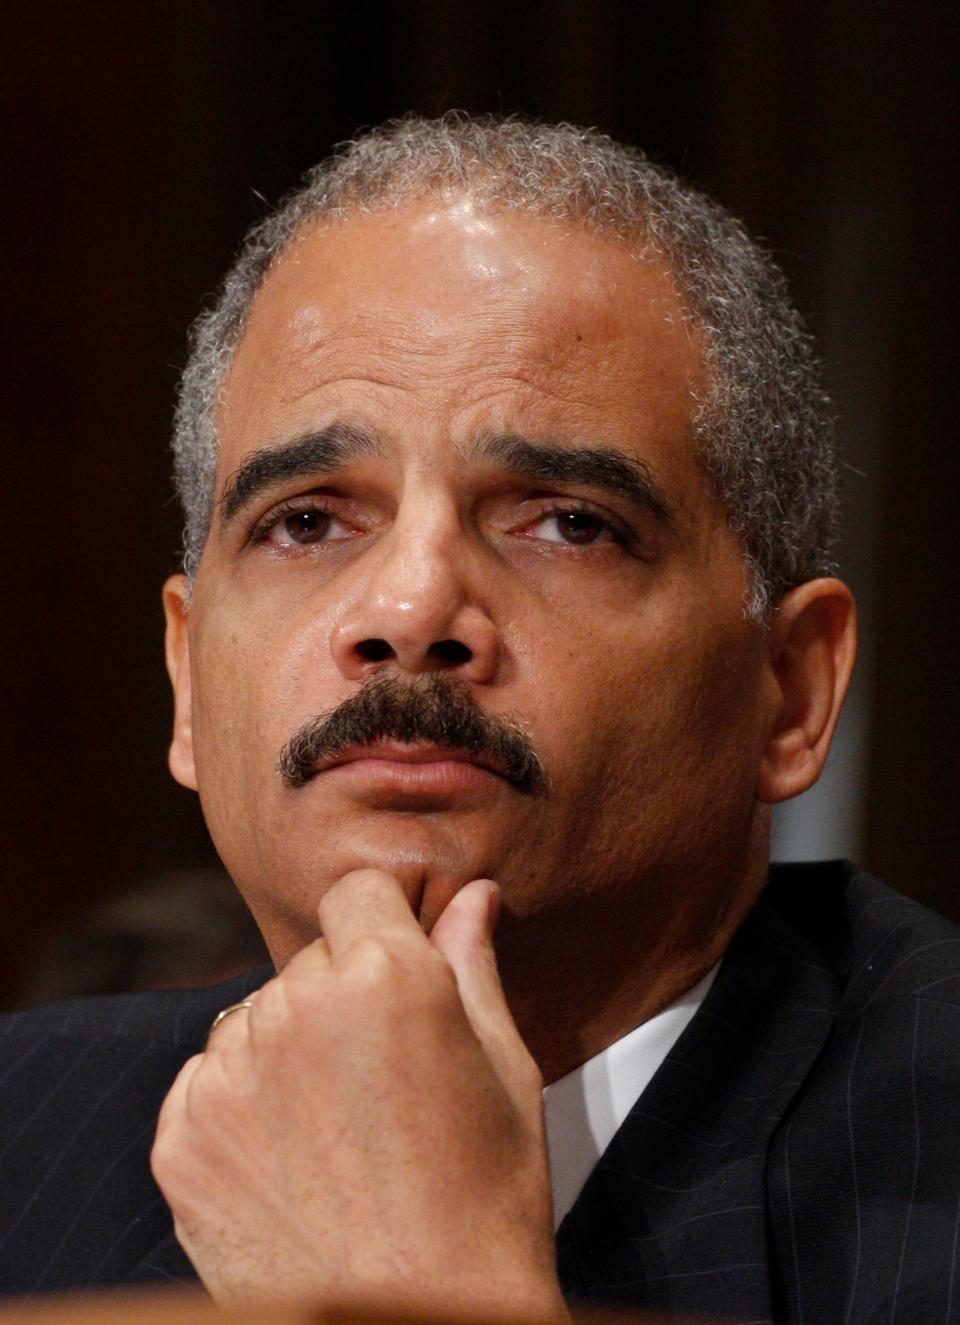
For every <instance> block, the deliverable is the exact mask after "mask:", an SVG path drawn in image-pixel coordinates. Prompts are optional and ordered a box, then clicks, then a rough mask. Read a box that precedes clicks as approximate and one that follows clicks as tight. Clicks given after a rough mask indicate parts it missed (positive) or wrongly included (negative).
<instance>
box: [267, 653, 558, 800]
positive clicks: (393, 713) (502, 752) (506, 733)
mask: <svg viewBox="0 0 960 1325" xmlns="http://www.w3.org/2000/svg"><path fill="white" fill-rule="evenodd" d="M385 740H386V741H401V742H403V743H405V744H408V745H416V744H426V745H437V746H442V747H445V748H447V749H456V750H463V751H465V752H466V753H467V754H469V755H471V756H473V757H474V758H476V759H480V760H483V761H484V762H488V763H490V764H492V765H493V766H494V767H495V768H496V770H497V771H498V772H500V773H502V774H503V776H504V777H505V778H506V779H507V781H509V782H511V783H512V784H513V785H514V786H515V787H516V788H517V790H519V791H522V792H525V793H527V794H529V795H534V796H544V795H546V793H547V787H548V784H547V775H546V772H545V770H544V767H543V763H542V761H541V759H540V756H539V755H538V754H537V752H536V750H535V749H534V748H533V744H532V742H531V740H530V737H529V736H528V735H527V732H526V731H525V730H524V728H523V726H522V725H521V724H520V723H519V722H517V721H515V720H513V719H511V718H505V717H499V716H496V715H493V714H488V713H484V712H483V710H482V709H481V708H479V706H478V705H477V703H476V701H475V700H474V698H473V695H472V694H471V692H470V689H469V687H468V686H467V685H466V684H465V683H464V682H463V681H457V680H452V679H449V678H447V677H444V676H442V675H439V674H436V673H435V674H433V675H431V676H428V677H426V678H423V679H420V680H417V681H413V682H409V681H400V680H398V679H397V678H396V677H395V676H390V675H384V676H379V677H373V678H372V679H371V680H370V681H367V682H366V683H365V684H364V685H363V686H361V688H360V689H359V690H358V691H357V693H356V694H355V695H351V697H350V698H349V699H347V700H344V702H343V703H342V704H339V705H338V706H337V707H336V708H335V709H332V710H330V712H328V713H321V714H320V715H319V716H317V717H315V718H310V719H309V720H308V721H307V722H305V723H304V724H303V725H302V726H301V727H300V728H298V730H297V731H295V732H294V734H293V735H292V736H291V737H290V739H289V741H287V743H286V744H285V745H284V747H283V749H282V750H281V751H280V757H279V759H278V761H277V772H278V773H279V774H280V776H281V778H283V780H284V782H286V784H287V785H288V786H290V787H302V786H305V785H306V783H307V782H309V781H310V779H311V778H313V777H315V776H316V774H317V772H318V769H317V764H318V763H319V762H320V761H321V760H326V759H333V758H336V757H337V756H338V755H340V754H342V753H343V752H344V751H345V750H348V749H349V748H350V747H351V746H357V745H373V744H374V743H375V742H377V741H385Z"/></svg>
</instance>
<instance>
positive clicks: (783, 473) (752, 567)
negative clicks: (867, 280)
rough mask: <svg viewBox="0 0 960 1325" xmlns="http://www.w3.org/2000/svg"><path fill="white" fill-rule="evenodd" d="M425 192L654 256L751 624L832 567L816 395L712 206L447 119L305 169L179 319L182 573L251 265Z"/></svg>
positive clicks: (824, 412)
mask: <svg viewBox="0 0 960 1325" xmlns="http://www.w3.org/2000/svg"><path fill="white" fill-rule="evenodd" d="M430 194H448V195H449V194H454V195H456V194H468V195H469V196H470V198H471V199H472V200H473V202H474V205H475V206H477V207H480V208H486V209H489V210H491V211H494V210H504V209H515V210H519V211H523V212H527V213H530V214H533V215H539V216H550V217H556V218H559V219H561V220H566V221H570V222H571V223H572V224H574V225H578V226H583V227H586V228H588V229H593V230H595V231H597V232H602V233H606V234H613V235H615V236H617V237H619V238H621V239H623V240H624V241H625V242H628V243H630V244H632V245H635V246H637V247H638V248H642V250H643V252H644V254H645V255H647V254H658V255H660V256H661V257H662V258H663V259H664V260H665V262H666V263H667V265H668V266H669V268H670V269H671V271H672V273H673V276H674V279H675V281H676V284H677V287H678V290H679V293H680V298H681V300H682V301H683V303H684V306H685V311H686V313H687V316H688V317H690V319H691V321H692V323H693V324H694V326H695V327H696V328H697V329H698V330H699V332H700V334H701V336H702V338H703V341H704V345H705V355H706V359H707V368H708V373H709V380H710V387H709V389H708V390H707V391H706V392H705V393H704V395H703V397H702V398H701V399H699V400H698V401H697V408H696V416H695V437H696V443H697V447H698V450H699V454H700V458H701V462H702V464H703V465H704V467H705V469H706V471H707V473H708V475H709V477H710V479H711V481H712V483H713V486H714V489H715V491H716V493H717V495H718V497H719V498H720V500H721V502H722V503H723V505H724V508H725V510H726V511H727V515H728V519H729V522H730V525H731V527H732V528H733V530H734V531H735V532H736V533H737V534H738V536H739V538H740V541H741V544H742V546H743V549H744V555H745V558H746V562H747V566H748V568H749V571H750V572H751V596H750V600H749V602H748V604H747V611H748V614H749V615H750V616H751V617H753V618H754V619H756V620H758V621H763V620H765V619H766V618H767V615H768V613H769V610H770V608H771V606H772V605H773V604H774V603H775V602H776V600H777V599H778V598H779V597H780V596H781V594H783V593H784V592H786V590H788V589H790V588H792V587H794V586H795V585H797V584H801V583H802V582H803V581H805V580H809V579H813V578H815V577H816V576H818V575H822V574H829V573H831V572H832V570H833V569H834V567H833V563H832V561H831V556H830V554H831V548H832V545H833V541H834V538H835V535H836V526H837V486H838V485H837V477H836V466H835V460H834V451H833V437H832V426H831V420H830V416H829V411H828V401H827V398H826V396H825V394H824V391H823V389H822V386H821V383H820V375H819V368H818V364H817V360H816V358H815V355H814V353H813V348H812V343H811V339H810V336H809V334H808V333H807V331H806V329H805V327H804V325H803V321H802V319H801V317H800V315H799V313H798V312H797V311H796V309H795V308H794V307H793V305H792V304H791V302H790V299H789V296H788V294H787V291H786V285H785V281H784V278H783V275H782V273H781V272H780V270H779V268H778V267H777V266H776V264H775V263H774V261H773V259H772V258H771V257H770V256H769V255H768V254H767V253H766V252H765V251H764V250H763V249H762V248H760V247H758V246H757V244H755V243H754V242H753V241H752V240H751V239H750V238H749V236H748V235H747V233H746V231H745V230H744V228H743V226H742V225H741V224H740V222H739V221H737V220H736V219H735V218H734V217H732V216H730V215H728V214H727V212H725V211H724V210H723V209H722V208H721V207H719V206H718V205H717V204H716V203H714V202H713V201H711V200H710V199H709V198H706V197H704V195H703V194H701V193H699V192H697V191H696V190H694V189H691V188H689V187H687V186H686V185H685V184H683V183H682V182H681V181H680V180H679V179H677V177H676V176H674V175H673V174H672V173H671V172H670V171H668V170H666V169H664V168H663V167H661V166H659V165H655V164H654V163H653V162H651V161H649V160H648V159H647V158H646V157H645V156H644V155H643V153H642V152H640V151H638V150H637V149H635V148H632V147H625V146H623V145H621V144H619V143H615V142H614V141H613V140H612V139H611V138H608V137H607V136H606V135H605V134H602V133H599V132H598V131H597V130H595V129H581V128H577V127H575V126H573V125H570V124H557V125H549V124H538V123H535V122H530V121H526V120H521V119H517V118H506V119H503V118H496V117H492V116H487V117H482V118H471V117H469V116H466V115H463V114H460V113H451V114H447V115H444V116H443V117H442V118H440V119H434V120H430V119H421V118H416V117H408V118H404V119H401V120H394V121H391V122H390V123H388V124H386V125H383V126H382V127H380V128H376V129H373V130H371V131H369V132H367V133H365V134H363V135H362V136H361V137H359V138H357V139H356V140H355V141H353V142H350V143H347V144H345V145H343V146H342V147H341V149H340V150H339V151H338V153H337V154H336V155H334V156H333V157H331V158H330V159H329V160H326V161H323V162H322V163H321V164H320V165H318V166H316V167H315V168H314V169H313V170H311V171H310V172H309V173H308V174H307V176H306V178H305V181H304V183H303V185H302V186H301V187H300V188H299V189H297V190H296V191H295V192H294V193H292V194H290V195H289V196H288V197H287V198H286V199H285V200H284V201H283V202H282V203H281V204H280V206H279V207H278V208H277V209H276V210H275V211H274V212H273V213H272V214H271V215H270V216H268V217H267V218H266V219H265V220H264V221H262V222H261V223H260V224H258V225H257V226H256V227H255V228H254V229H253V230H251V232H250V233H249V235H248V236H247V239H246V241H245V242H244V244H243V247H242V249H241V251H240V255H239V257H238V258H237V260H236V262H235V264H234V266H233V267H232V268H231V270H230V271H229V273H228V274H227V277H226V279H225V281H224V283H223V286H222V288H221V290H220V293H219V295H218V296H217V298H216V300H215V302H214V303H213V304H212V306H211V307H210V308H209V309H208V311H206V312H205V313H203V314H202V315H201V316H200V318H199V319H198V320H197V322H196V323H195V325H194V327H193V329H192V332H191V345H190V355H189V359H188V362H187V365H186V368H185V370H184V373H183V376H182V379H181V383H180V391H179V397H178V402H177V409H176V418H175V433H174V441H173V449H174V460H175V480H176V486H177V492H178V495H179V497H180V500H181V502H182V504H183V509H184V514H185V529H184V569H185V571H186V572H187V574H188V575H189V576H191V577H192V576H193V575H194V574H195V573H196V569H197V567H198V565H199V562H200V557H201V554H202V552H203V547H204V544H205V542H206V538H207V534H208V532H209V528H210V521H211V518H212V513H213V492H214V471H215V467H216V454H217V422H216V414H217V405H218V400H219V397H220V393H221V391H222V388H223V385H224V382H225V379H226V376H227V372H228V370H229V367H230V363H231V360H232V357H233V354H234V351H235V349H236V347H237V345H238V343H239V341H240V337H241V336H242V334H243V329H244V326H245V323H246V320H247V316H248V314H249V311H250V307H251V304H252V302H253V299H254V296H255V295H256V293H257V290H258V289H259V287H260V285H261V283H262V281H263V279H264V277H265V275H266V273H267V271H268V270H269V269H270V267H271V266H272V264H273V263H274V262H276V261H277V259H278V258H279V257H280V256H281V254H282V253H283V252H284V250H285V249H286V248H287V246H288V245H289V243H290V242H291V240H292V239H293V237H294V236H295V235H296V234H297V232H298V231H299V230H300V228H301V226H303V225H304V224H305V223H306V222H308V221H313V220H315V219H320V218H330V219H338V218H343V217H344V216H348V215H349V214H350V213H352V212H355V211H375V210H380V209H384V208H388V207H401V206H403V205H404V204H405V203H409V202H412V201H415V200H417V199H420V198H423V197H425V196H428V195H430Z"/></svg>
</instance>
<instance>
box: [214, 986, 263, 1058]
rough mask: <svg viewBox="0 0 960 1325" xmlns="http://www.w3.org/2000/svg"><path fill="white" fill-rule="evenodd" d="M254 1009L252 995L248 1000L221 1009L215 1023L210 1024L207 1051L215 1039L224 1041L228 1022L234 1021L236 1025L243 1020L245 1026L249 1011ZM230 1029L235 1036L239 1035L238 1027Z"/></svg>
mask: <svg viewBox="0 0 960 1325" xmlns="http://www.w3.org/2000/svg"><path fill="white" fill-rule="evenodd" d="M252 1007H253V996H252V995H250V996H249V997H247V998H243V999H241V1000H240V1002H239V1003H231V1004H229V1006H228V1007H225V1008H221V1010H220V1011H219V1012H218V1013H217V1015H216V1016H215V1017H214V1019H213V1021H212V1022H211V1023H210V1029H209V1030H208V1031H207V1043H206V1048H207V1049H209V1048H210V1043H211V1041H212V1040H213V1039H214V1037H217V1039H218V1040H222V1039H223V1036H224V1034H225V1032H226V1026H227V1022H228V1021H231V1020H232V1021H234V1022H236V1023H239V1022H240V1020H241V1019H242V1020H243V1022H244V1024H246V1020H247V1016H246V1014H247V1013H248V1012H249V1010H250V1009H251V1008H252ZM230 1029H231V1031H232V1032H233V1034H234V1035H235V1036H236V1035H237V1034H239V1031H238V1029H237V1027H235V1026H231V1028H230Z"/></svg>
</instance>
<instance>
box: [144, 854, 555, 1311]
mask: <svg viewBox="0 0 960 1325" xmlns="http://www.w3.org/2000/svg"><path fill="white" fill-rule="evenodd" d="M495 915H496V888H495V885H493V884H491V883H490V882H489V881H487V880H475V881H474V882H473V883H471V884H468V885H467V886H466V887H465V888H463V889H461V891H460V892H459V893H457V894H456V896H455V897H454V898H453V900H452V901H451V902H450V904H449V906H448V908H447V910H446V911H445V912H444V914H443V915H442V916H441V917H440V920H439V921H438V922H437V925H436V926H435V928H434V931H433V934H432V935H431V936H430V937H429V938H428V937H427V936H426V935H425V934H424V933H423V931H422V930H421V929H420V926H419V925H418V923H417V921H416V919H415V917H414V916H413V913H412V912H411V910H410V906H409V903H408V902H407V900H406V897H405V895H404V893H403V890H402V888H401V886H400V884H399V882H398V881H397V880H396V879H394V878H392V877H391V876H390V875H387V874H384V873H382V872H380V871H375V870H360V871H356V872H354V873H352V874H349V875H346V876H345V877H344V878H342V879H341V880H340V881H339V882H338V883H337V884H335V885H334V887H333V888H331V889H330V890H329V892H328V893H327V894H326V895H325V896H324V898H323V901H322V902H321V904H320V910H319V919H320V930H321V933H322V935H323V937H322V938H320V939H318V940H317V941H316V942H314V943H312V944H311V945H310V946H309V947H307V948H305V949H303V951H301V952H300V953H298V954H297V956H296V957H294V958H293V959H292V961H290V962H289V963H288V965H287V966H286V967H285V968H284V969H283V971H282V972H281V973H280V974H279V975H278V976H277V977H276V978H275V979H274V980H271V981H270V982H269V983H268V984H266V985H265V986H264V987H263V988H262V989H261V990H259V992H258V993H257V994H256V995H255V996H254V999H253V1005H252V1007H250V1008H249V1009H245V1010H242V1011H239V1012H237V1013H235V1014H233V1015H231V1016H230V1017H229V1018H227V1019H226V1020H225V1021H224V1022H223V1023H222V1025H221V1026H219V1027H218V1028H217V1030H216V1031H215V1032H214V1034H213V1035H212V1037H211V1040H210V1043H209V1044H208V1046H207V1050H206V1052H205V1053H203V1054H201V1055H198V1056H197V1057H195V1058H193V1059H191V1060H190V1061H189V1062H188V1063H187V1064H186V1065H185V1067H184V1068H183V1070H182V1071H181V1073H180V1075H179V1077H178V1078H177V1080H176V1082H175V1083H174V1086H173V1088H172V1089H171V1091H170V1094H169V1095H168V1097H167V1099H166V1101H165V1103H164V1106H163V1109H162V1111H161V1115H160V1121H159V1126H158V1130H157V1138H156V1142H155V1145H154V1150H153V1158H152V1163H153V1171H154V1175H155V1177H156V1179H157V1182H158V1184H159V1185H160V1188H161V1190H162V1191H163V1193H164V1195H165V1197H166V1199H167V1201H168V1202H169V1204H170V1207H171V1209H172V1211H173V1215H174V1221H175V1227H176V1231H177V1236H178V1238H179V1240H180V1242H181V1244H182V1245H183V1247H184V1249H185V1250H186V1252H187V1254H188V1255H189V1256H190V1258H191V1260H192V1261H193V1264H194V1266H195V1267H196V1270H197V1272H198V1274H199V1275H200V1278H201V1279H202V1281H203V1282H204V1284H205V1285H206V1287H207V1288H208V1289H209V1291H210V1292H211V1293H212V1295H213V1296H214V1297H215V1298H216V1299H217V1300H218V1301H220V1302H221V1303H224V1304H232V1303H236V1302H248V1301H250V1300H256V1299H269V1300H271V1301H274V1302H287V1301H291V1302H310V1303H330V1302H336V1303H339V1304H357V1305H360V1306H364V1307H368V1308H369V1307H371V1306H373V1307H377V1306H380V1307H383V1308H384V1309H408V1310H409V1309H413V1310H420V1311H435V1312H461V1313H462V1312H468V1313H469V1312H472V1311H475V1312H478V1313H483V1314H485V1315H487V1316H490V1315H491V1314H494V1315H495V1314H497V1313H500V1312H502V1313H514V1314H525V1315H527V1316H532V1317H544V1318H547V1317H551V1316H555V1315H556V1314H558V1313H560V1314H562V1313H563V1305H562V1299H561V1297H560V1290H559V1286H558V1284H557V1280H556V1273H555V1269H554V1259H553V1257H554V1253H553V1235H552V1228H551V1206H550V1194H549V1181H548V1173H547V1160H546V1147H545V1142H544V1131H543V1112H542V1096H541V1089H540V1085H541V1083H540V1076H539V1073H538V1071H537V1068H536V1065H535V1063H534V1062H533V1059H532V1058H531V1057H530V1055H529V1054H528V1052H527V1050H526V1048H525V1046H524V1044H523V1042H522V1040H521V1039H520V1036H519V1034H518V1032H517V1030H516V1027H515V1026H514V1023H513V1020H512V1018H511V1016H510V1013H509V1010H508V1008H507V1005H506V1002H505V1000H504V997H503V992H502V990H501V987H500V982H499V978H498V975H497V968H496V962H495V958H494V955H493V948H492V943H491V934H492V929H493V924H494V921H495Z"/></svg>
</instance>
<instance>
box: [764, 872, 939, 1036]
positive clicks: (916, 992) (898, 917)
mask: <svg viewBox="0 0 960 1325" xmlns="http://www.w3.org/2000/svg"><path fill="white" fill-rule="evenodd" d="M764 901H765V904H766V905H768V906H769V907H770V908H771V909H772V910H773V911H775V912H776V913H777V915H778V916H779V917H780V918H781V919H782V920H783V921H785V922H786V923H787V924H789V925H790V926H791V927H792V928H794V929H796V930H798V931H800V932H802V933H803V934H804V936H805V938H806V939H807V940H808V942H810V943H811V944H812V945H813V947H814V948H815V949H816V950H817V951H818V953H819V954H820V956H821V958H822V960H823V962H824V964H825V965H828V966H829V967H830V968H831V969H832V970H833V971H835V972H836V974H837V976H838V978H839V980H840V984H841V987H842V991H843V992H842V996H841V1000H840V1004H839V1007H838V1021H839V1023H840V1024H844V1023H847V1022H850V1021H855V1020H857V1019H859V1018H860V1017H862V1016H863V1015H865V1014H868V1013H870V1012H875V1011H877V1010H878V1009H879V1008H881V1007H883V1006H886V1005H888V1004H890V1003H892V1002H896V1001H898V1000H902V999H906V1000H908V1001H913V1000H922V1001H934V1002H940V1003H944V1004H947V1005H951V1006H954V1007H958V1008H960V929H958V928H957V926H955V925H953V924H952V923H951V922H950V921H949V920H947V919H945V918H944V917H943V916H941V915H937V914H936V913H935V912H933V911H930V910H929V909H928V908H927V907H925V906H921V905H920V903H919V902H915V901H913V900H912V899H911V898H909V897H906V896H904V895H903V894H902V893H899V892H897V891H895V890H894V889H893V888H890V887H889V886H888V885H887V884H885V883H882V882H881V881H880V880H879V879H877V878H875V877H874V876H873V875H872V874H869V873H868V872H867V871H866V870H862V869H859V868H858V867H857V866H856V865H853V864H851V863H850V862H849V861H827V862H821V863H817V864H797V865H777V866H774V868H773V870H772V871H771V881H770V886H769V888H768V890H767V893H766V895H765V899H764Z"/></svg>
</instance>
